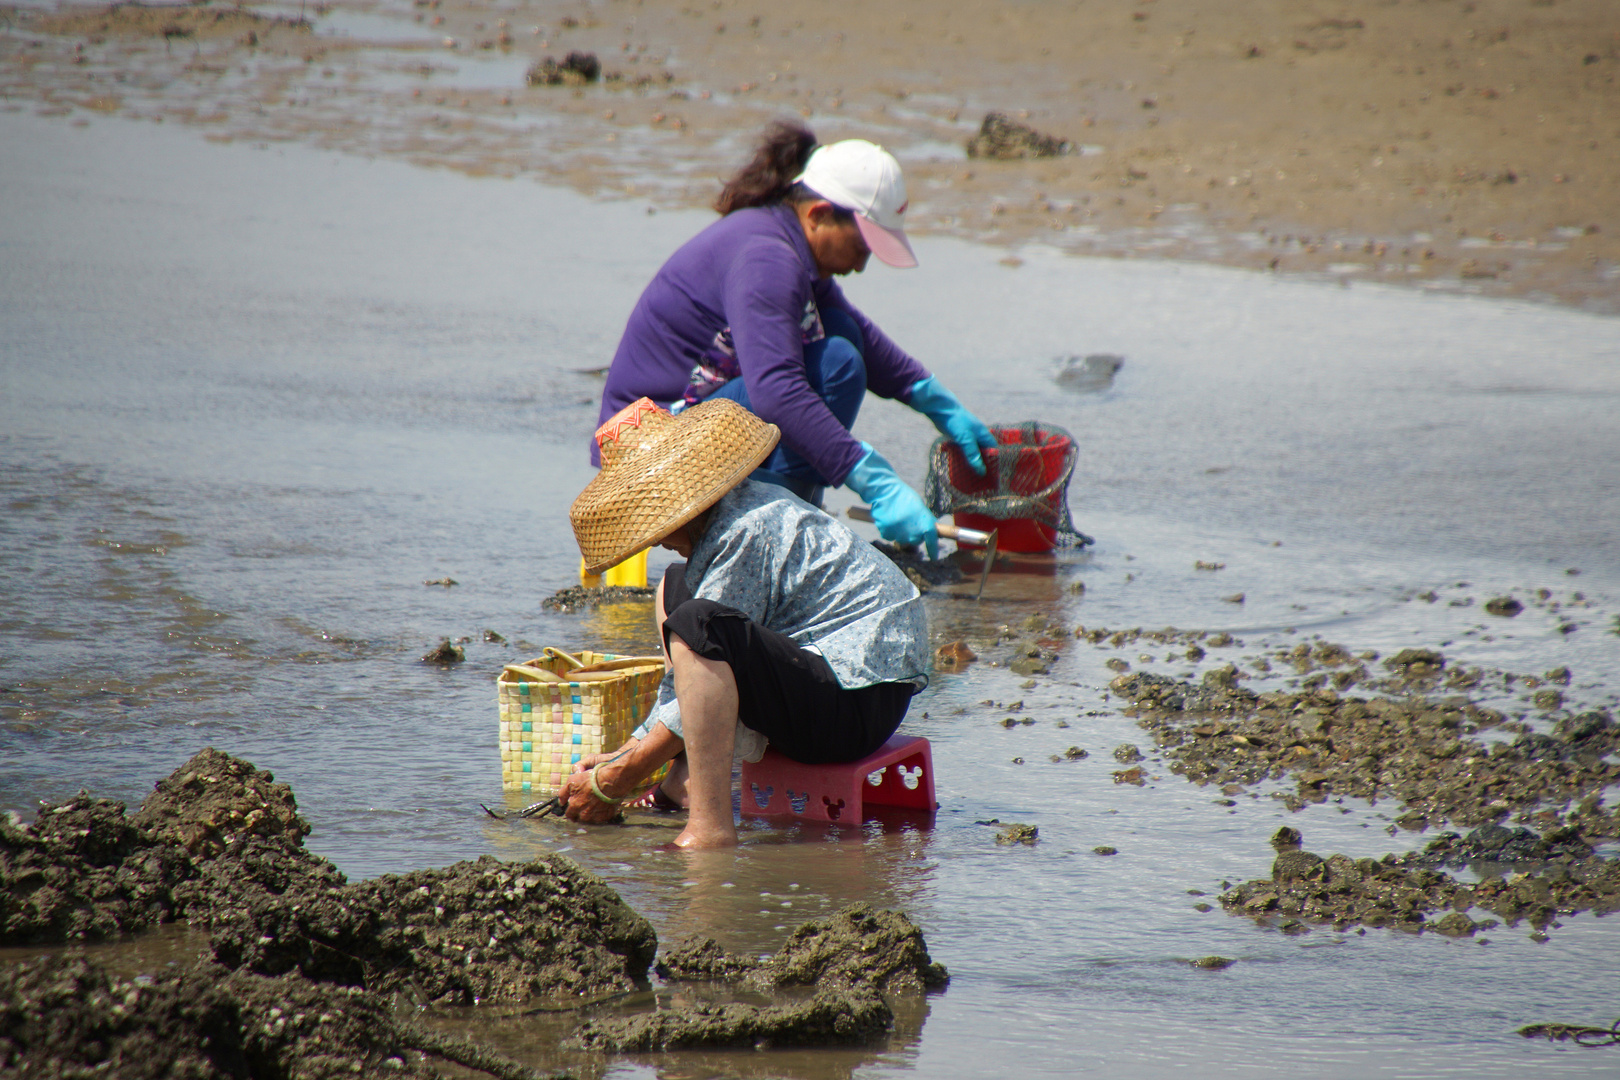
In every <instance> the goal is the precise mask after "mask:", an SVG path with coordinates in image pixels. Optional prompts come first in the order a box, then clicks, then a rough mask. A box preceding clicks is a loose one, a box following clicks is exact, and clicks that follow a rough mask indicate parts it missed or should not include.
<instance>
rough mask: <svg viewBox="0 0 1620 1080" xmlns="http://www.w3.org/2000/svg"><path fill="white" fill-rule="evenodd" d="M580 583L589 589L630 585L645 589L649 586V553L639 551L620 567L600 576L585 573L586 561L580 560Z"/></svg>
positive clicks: (612, 567) (609, 568)
mask: <svg viewBox="0 0 1620 1080" xmlns="http://www.w3.org/2000/svg"><path fill="white" fill-rule="evenodd" d="M579 583H580V584H581V585H583V586H584V587H585V588H587V589H599V588H601V587H602V586H604V585H628V586H631V587H632V588H638V589H639V588H644V587H646V584H647V552H646V551H644V550H643V551H638V552H636V554H634V555H632V556H630V557H629V558H628V559H626V560H624V562H622V563H620V564H619V565H618V566H610V567H608V568H607V569H606V570H604V571H602V572H601V573H600V574H589V573H586V572H585V559H584V557H583V556H581V557H580V560H579Z"/></svg>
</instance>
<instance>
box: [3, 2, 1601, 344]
mask: <svg viewBox="0 0 1620 1080" xmlns="http://www.w3.org/2000/svg"><path fill="white" fill-rule="evenodd" d="M0 12H3V16H0V95H3V97H4V98H5V99H7V100H8V101H9V102H10V105H9V106H8V107H10V108H17V109H28V110H31V111H34V112H38V113H42V114H46V115H55V116H62V117H64V118H74V119H72V120H70V121H69V122H77V123H83V122H87V121H88V122H94V121H95V120H96V119H97V118H98V117H106V116H114V115H123V116H131V117H142V118H147V119H154V120H156V119H167V120H179V121H182V122H185V123H191V124H196V125H200V126H201V127H202V128H203V129H204V130H205V131H206V132H207V133H208V137H209V138H212V139H218V140H246V141H250V142H252V141H259V142H262V141H271V142H274V141H280V140H288V139H293V140H299V141H305V142H311V143H314V144H316V145H323V146H332V147H343V148H346V149H349V150H351V151H356V152H360V153H376V154H386V155H394V156H397V157H400V158H403V159H405V160H411V161H417V162H423V163H427V162H433V163H436V164H445V165H449V166H451V167H453V168H457V169H461V170H464V171H466V172H469V173H472V174H474V175H492V174H493V175H518V174H535V175H540V176H543V177H545V178H547V179H548V180H550V181H552V182H561V183H566V184H569V185H573V186H576V187H578V188H579V189H580V190H584V191H588V192H591V193H593V194H596V195H605V196H608V197H616V198H617V197H622V198H633V199H638V200H644V201H647V202H650V203H651V204H652V205H653V206H657V207H662V208H668V207H673V206H685V207H691V206H704V205H706V204H707V203H708V202H709V201H710V199H711V198H712V194H713V190H712V184H713V178H714V177H715V176H717V175H718V174H719V173H720V172H722V171H724V169H726V168H728V167H729V165H728V164H727V163H729V162H730V161H732V160H733V159H734V158H737V157H739V156H740V153H741V151H742V149H743V143H744V141H745V136H744V134H743V133H745V132H751V131H754V130H756V129H758V128H759V127H760V126H761V125H762V124H763V123H764V122H765V121H766V120H768V119H770V118H773V117H777V116H782V115H798V116H801V117H804V118H806V119H807V120H809V121H810V122H811V123H813V124H814V125H816V126H817V128H818V129H819V130H821V131H822V133H823V134H824V135H825V136H826V137H828V138H836V137H846V136H850V135H869V136H873V137H876V138H878V139H879V140H880V141H883V142H885V143H888V144H890V145H891V146H892V147H893V148H894V149H895V150H896V151H897V152H898V153H899V154H900V155H901V157H902V159H903V160H904V161H905V164H906V168H907V170H908V173H909V174H910V175H911V176H912V177H913V178H914V179H913V181H912V186H913V209H912V215H911V216H912V219H913V225H912V227H913V229H914V230H916V231H918V232H919V233H923V234H932V235H949V236H959V237H964V238H968V239H972V240H977V241H981V242H987V243H992V244H996V245H999V246H1004V247H1009V248H1012V249H1014V250H1017V249H1020V248H1022V247H1025V246H1028V245H1035V244H1038V245H1049V246H1053V247H1056V248H1058V249H1060V250H1064V251H1069V252H1073V253H1078V254H1091V255H1107V256H1114V257H1150V258H1176V259H1193V260H1204V261H1212V262H1217V263H1222V264H1226V265H1233V266H1242V267H1248V268H1253V269H1265V270H1269V271H1271V272H1275V273H1279V274H1305V275H1310V276H1313V277H1326V278H1329V279H1334V280H1340V279H1342V280H1345V281H1358V282H1361V281H1365V282H1374V281H1376V282H1383V283H1393V284H1400V285H1406V286H1414V287H1419V288H1425V289H1439V290H1444V291H1462V292H1483V293H1486V294H1490V295H1505V296H1519V297H1532V298H1536V299H1542V300H1551V301H1555V302H1562V303H1569V304H1574V305H1577V306H1580V307H1584V308H1587V309H1590V310H1596V311H1607V312H1614V311H1615V310H1616V303H1617V296H1620V278H1617V274H1620V247H1617V246H1616V245H1617V244H1620V239H1617V237H1616V236H1615V235H1614V233H1615V227H1614V224H1613V222H1614V218H1615V210H1616V208H1617V207H1620V187H1617V183H1620V181H1617V180H1616V179H1615V177H1616V175H1617V174H1620V169H1617V166H1620V135H1617V133H1616V132H1615V131H1614V130H1612V124H1609V123H1608V121H1607V120H1606V119H1605V118H1607V117H1612V116H1613V115H1614V114H1615V111H1616V107H1617V105H1620V97H1617V95H1620V85H1617V82H1616V75H1617V66H1620V38H1617V37H1616V35H1617V34H1620V30H1617V29H1616V27H1615V26H1614V21H1613V18H1612V12H1610V10H1609V8H1608V5H1607V4H1606V2H1605V0H1545V2H1543V0H1405V2H1399V3H1388V4H1380V5H1378V6H1377V8H1376V10H1371V9H1367V7H1366V5H1361V6H1360V7H1357V8H1356V10H1354V11H1351V10H1340V9H1338V8H1331V9H1330V7H1321V8H1319V9H1318V8H1314V7H1313V8H1310V9H1308V10H1306V9H1300V8H1298V7H1297V5H1293V4H1288V3H1282V2H1278V0H1245V2H1243V3H1233V4H1222V5H1217V6H1215V7H1211V6H1210V5H1208V4H1200V3H1197V2H1196V0H1143V2H1141V3H1138V4H1134V5H1114V4H1103V3H1081V4H1075V5H1057V4H1050V5H1048V4H1032V5H1021V6H1013V7H1002V8H996V9H993V10H992V9H985V8H983V7H982V6H976V5H972V4H963V3H945V4H938V3H935V4H929V5H927V8H926V11H924V10H922V9H920V8H919V7H918V6H917V5H915V4H912V3H906V2H903V0H899V2H883V3H879V4H877V5H875V6H874V5H872V4H861V5H858V6H853V5H850V4H846V3H833V4H831V5H823V6H822V7H820V8H818V9H817V10H816V11H815V12H814V13H809V12H800V13H793V14H784V13H783V12H781V11H778V10H776V9H775V8H773V7H771V6H769V5H764V4H760V3H756V2H751V0H726V2H724V3H719V2H714V0H710V2H706V3H704V4H701V5H696V6H693V5H684V4H674V3H646V2H638V3H633V4H632V3H630V2H628V0H600V2H595V3H591V2H581V0H545V2H522V3H486V2H482V0H473V2H466V0H427V2H424V3H416V4H407V3H405V2H404V0H398V2H394V3H370V2H362V0H345V2H334V3H322V4H318V5H314V6H312V7H309V8H305V7H294V6H290V5H258V6H253V7H249V8H245V9H233V10H230V11H226V10H224V9H221V10H217V11H216V10H213V9H209V8H205V7H195V8H187V7H184V6H182V7H178V8H168V7H164V8H157V9H145V8H141V7H139V6H136V5H122V6H120V5H112V6H111V7H108V6H105V5H87V6H66V7H64V8H63V9H62V10H61V12H60V13H58V12H53V11H52V10H51V9H50V8H48V7H46V8H41V7H36V6H34V5H31V4H30V5H24V6H18V7H8V8H0ZM570 57H577V58H578V59H577V61H571V60H570ZM547 65H549V67H548V66H547ZM571 65H572V66H571ZM576 68H577V70H576ZM547 72H549V73H550V74H547ZM535 73H539V74H535ZM530 75H533V77H532V78H531V77H529V76H530ZM992 117H996V118H999V119H998V120H996V121H995V124H1000V125H1002V126H1001V127H996V126H995V124H992V125H991V126H989V127H987V126H986V123H987V121H989V120H990V119H991V118H992ZM1008 123H1010V124H1014V125H1019V126H1022V127H1024V128H1026V129H1028V134H1027V135H1024V136H1018V137H1014V138H1012V139H1011V140H1009V139H1008V138H1007V129H1006V127H1005V125H1006V124H1008ZM992 130H994V131H995V132H997V133H998V134H996V135H994V137H992V138H990V139H989V141H988V142H986V143H985V144H984V146H983V147H981V148H982V149H985V150H987V152H985V153H976V152H975V147H976V146H979V145H980V143H981V141H983V140H986V137H987V135H988V134H989V133H991V132H992ZM1032 148H1033V150H1032ZM1013 257H1014V258H1016V257H1017V256H1013Z"/></svg>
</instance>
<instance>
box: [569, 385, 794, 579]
mask: <svg viewBox="0 0 1620 1080" xmlns="http://www.w3.org/2000/svg"><path fill="white" fill-rule="evenodd" d="M781 434H782V433H781V432H780V431H779V430H777V427H776V425H775V424H767V423H765V421H763V420H761V419H760V418H759V417H757V416H755V415H754V414H753V413H751V412H749V411H748V410H747V409H745V408H743V407H742V406H741V405H738V404H737V403H736V402H735V401H731V400H729V399H727V398H711V399H710V400H708V401H705V402H702V403H701V404H698V405H694V406H692V407H691V408H690V409H686V410H684V411H683V412H682V413H681V414H680V415H679V416H671V415H670V414H669V412H667V411H666V410H664V409H660V408H659V407H658V406H657V405H654V404H653V403H652V401H651V400H650V399H648V398H641V399H640V400H639V401H633V402H631V403H630V404H629V405H626V406H625V407H624V408H623V409H621V410H619V412H617V413H616V414H614V416H613V418H612V419H611V420H609V421H608V422H607V423H605V424H603V425H602V426H601V427H599V428H597V429H596V443H597V445H598V446H600V447H601V448H602V471H601V472H599V473H597V474H596V479H594V480H592V481H591V482H590V483H589V484H587V485H586V486H585V490H584V491H582V492H580V493H579V498H577V499H575V500H574V505H573V506H571V507H569V509H568V520H569V521H570V522H571V523H572V524H573V526H574V539H575V540H577V541H578V542H579V550H580V554H582V555H584V556H585V569H586V570H588V571H590V572H591V573H593V574H598V573H601V572H602V571H603V570H606V569H607V568H608V567H610V566H617V565H618V564H619V563H621V562H623V561H624V560H625V559H628V558H629V557H630V556H632V555H634V554H635V553H636V552H638V551H640V550H642V549H643V548H646V547H650V546H651V545H652V544H653V543H654V542H655V541H658V540H661V539H663V538H664V537H665V536H668V535H669V534H670V533H672V532H674V531H675V530H676V529H678V528H680V527H681V526H682V525H685V524H686V523H687V522H688V521H691V520H692V519H693V518H695V517H697V516H698V515H699V514H701V513H703V511H705V510H707V509H708V508H709V507H711V506H713V505H714V504H715V503H716V502H717V501H719V499H720V496H722V495H724V494H725V493H726V492H728V491H730V490H731V489H732V488H734V487H736V486H737V485H738V484H740V483H741V482H742V481H743V480H744V479H746V478H747V476H748V474H749V473H751V472H753V471H754V470H755V469H756V468H758V467H759V464H760V462H762V461H764V460H765V459H766V457H768V456H769V455H770V452H771V450H772V449H774V448H775V446H776V441H777V440H778V439H779V438H781Z"/></svg>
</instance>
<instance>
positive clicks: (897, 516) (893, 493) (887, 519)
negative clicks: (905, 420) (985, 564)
mask: <svg viewBox="0 0 1620 1080" xmlns="http://www.w3.org/2000/svg"><path fill="white" fill-rule="evenodd" d="M861 447H862V449H864V450H865V451H866V456H865V457H863V458H861V460H859V461H857V462H856V463H855V467H854V468H853V469H851V470H849V475H848V476H846V477H844V486H845V487H847V488H849V489H850V490H851V491H853V492H855V494H857V495H859V496H860V497H861V498H863V499H865V500H866V502H867V505H869V506H870V507H871V508H872V523H873V524H875V525H876V526H877V531H878V535H879V536H881V537H883V539H885V540H887V541H889V543H891V544H901V545H904V546H906V547H910V546H911V545H912V544H922V545H924V546H925V547H926V548H927V549H928V557H929V558H930V559H937V558H939V530H938V528H937V527H936V526H937V523H936V522H935V520H934V512H933V511H932V510H930V509H928V504H927V503H925V502H923V501H922V496H921V495H918V494H917V493H916V492H915V491H912V490H911V488H910V487H909V486H908V485H907V484H906V482H905V481H904V480H902V479H900V477H898V476H896V475H895V472H894V466H893V465H890V464H889V463H888V461H887V460H886V459H885V458H884V457H883V455H882V454H880V453H878V452H877V451H876V450H874V449H872V446H871V444H870V443H864V442H863V443H861Z"/></svg>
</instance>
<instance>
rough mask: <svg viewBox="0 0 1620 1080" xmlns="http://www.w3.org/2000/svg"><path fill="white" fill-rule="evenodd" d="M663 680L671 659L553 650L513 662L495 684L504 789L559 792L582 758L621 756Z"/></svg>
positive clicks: (545, 793)
mask: <svg viewBox="0 0 1620 1080" xmlns="http://www.w3.org/2000/svg"><path fill="white" fill-rule="evenodd" d="M663 677H664V661H663V658H662V657H657V656H651V657H649V656H614V655H612V654H610V653H594V652H581V653H577V654H573V655H570V654H569V653H565V652H563V651H562V650H560V649H550V648H548V649H547V650H546V652H545V655H544V656H541V657H539V658H537V659H535V660H531V661H530V662H529V663H527V664H508V665H507V666H506V668H505V670H503V671H502V672H501V673H500V675H499V676H498V677H497V678H496V680H495V683H496V687H497V690H498V696H499V699H500V708H501V786H502V787H503V788H504V789H505V790H507V791H533V792H538V793H540V794H543V795H554V794H556V793H557V792H558V791H560V790H561V789H562V784H563V781H564V779H566V778H567V776H568V774H569V773H571V772H573V771H574V766H575V765H576V764H578V762H579V760H580V759H581V758H583V757H585V756H586V755H587V754H600V753H602V752H604V751H609V750H616V749H618V748H619V746H620V745H621V744H622V743H623V742H624V741H625V739H627V738H629V737H630V733H631V732H632V731H634V730H635V729H636V728H637V726H639V725H640V723H641V721H642V720H643V719H645V718H646V716H647V712H648V710H650V709H651V708H652V705H653V701H654V699H655V698H656V697H657V693H658V684H659V682H660V681H662V679H663ZM666 768H667V766H666ZM663 772H664V769H663V768H661V769H660V770H659V775H658V776H655V777H654V778H653V781H654V782H656V780H658V779H662V775H661V774H662V773H663Z"/></svg>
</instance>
